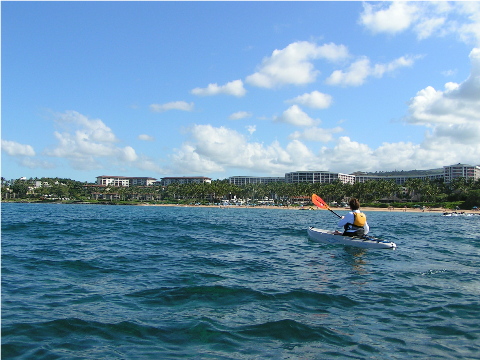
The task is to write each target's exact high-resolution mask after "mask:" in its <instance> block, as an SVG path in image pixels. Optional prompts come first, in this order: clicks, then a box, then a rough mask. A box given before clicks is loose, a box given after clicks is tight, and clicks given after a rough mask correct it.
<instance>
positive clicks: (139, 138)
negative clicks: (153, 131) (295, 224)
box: [138, 134, 155, 141]
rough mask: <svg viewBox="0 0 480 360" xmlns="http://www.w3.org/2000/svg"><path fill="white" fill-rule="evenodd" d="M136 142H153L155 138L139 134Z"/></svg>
mask: <svg viewBox="0 0 480 360" xmlns="http://www.w3.org/2000/svg"><path fill="white" fill-rule="evenodd" d="M138 140H142V141H155V138H154V137H153V136H150V135H147V134H141V135H138Z"/></svg>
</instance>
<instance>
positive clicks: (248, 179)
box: [228, 176, 285, 186]
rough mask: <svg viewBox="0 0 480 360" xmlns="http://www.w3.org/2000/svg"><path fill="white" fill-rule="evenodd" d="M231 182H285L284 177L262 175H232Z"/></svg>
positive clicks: (241, 183) (237, 183) (235, 183)
mask: <svg viewBox="0 0 480 360" xmlns="http://www.w3.org/2000/svg"><path fill="white" fill-rule="evenodd" d="M228 181H229V183H230V184H233V185H238V186H243V185H247V184H268V183H272V182H285V178H284V177H273V176H272V177H261V176H230V177H229V178H228Z"/></svg>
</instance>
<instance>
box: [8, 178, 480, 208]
mask: <svg viewBox="0 0 480 360" xmlns="http://www.w3.org/2000/svg"><path fill="white" fill-rule="evenodd" d="M38 182H40V185H41V186H38V187H36V186H35V185H36V184H38ZM313 193H316V194H318V195H320V196H321V197H322V198H323V199H324V200H325V201H327V202H328V203H338V204H341V203H342V202H346V201H348V199H349V198H351V197H356V198H358V199H359V200H360V202H361V203H362V204H363V205H364V206H366V205H368V206H375V205H377V206H378V205H379V204H392V203H393V204H395V203H399V204H400V203H401V204H403V205H402V206H404V205H407V206H409V205H412V204H418V203H424V204H430V206H443V207H447V208H448V207H452V206H453V205H452V204H453V203H455V204H454V205H455V206H459V207H461V208H464V209H468V208H472V207H473V206H479V205H480V179H479V180H476V181H474V180H472V179H465V178H457V179H454V180H453V181H452V182H450V183H445V182H444V181H443V180H422V179H418V178H412V179H408V180H407V181H405V183H404V184H403V185H398V184H396V183H395V182H394V181H393V180H370V181H366V182H363V183H355V184H350V183H347V184H344V183H342V182H340V181H335V182H332V183H295V184H292V183H285V182H272V183H267V184H247V185H243V186H239V185H233V184H230V183H229V181H228V180H227V179H225V180H213V181H212V182H211V183H191V184H178V183H174V184H170V185H168V186H133V187H115V186H100V185H97V184H92V183H83V182H79V181H75V180H71V179H62V178H41V179H37V178H35V179H32V178H31V179H27V180H20V179H18V180H11V181H7V180H5V179H4V178H2V200H10V199H12V200H14V201H19V200H31V201H59V200H63V201H71V202H78V201H82V202H83V201H88V202H106V201H108V202H117V203H118V202H138V201H141V202H157V203H159V202H162V203H179V204H181V203H183V204H190V203H195V204H212V203H213V204H219V203H222V202H223V201H229V202H230V203H240V202H241V203H243V204H250V205H258V204H265V203H269V204H272V205H276V206H290V205H295V204H310V203H309V199H310V197H311V195H312V194H313ZM427 206H428V205H427Z"/></svg>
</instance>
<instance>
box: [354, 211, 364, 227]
mask: <svg viewBox="0 0 480 360" xmlns="http://www.w3.org/2000/svg"><path fill="white" fill-rule="evenodd" d="M353 219H354V220H353V226H357V227H361V228H363V227H364V226H365V223H366V222H367V216H366V215H365V214H364V213H361V212H358V213H357V212H354V213H353Z"/></svg>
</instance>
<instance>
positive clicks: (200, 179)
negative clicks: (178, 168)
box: [161, 176, 212, 186]
mask: <svg viewBox="0 0 480 360" xmlns="http://www.w3.org/2000/svg"><path fill="white" fill-rule="evenodd" d="M211 182H212V179H211V178H209V177H205V176H181V177H164V178H162V179H161V184H162V185H163V186H168V185H170V184H202V183H207V184H210V183H211Z"/></svg>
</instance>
